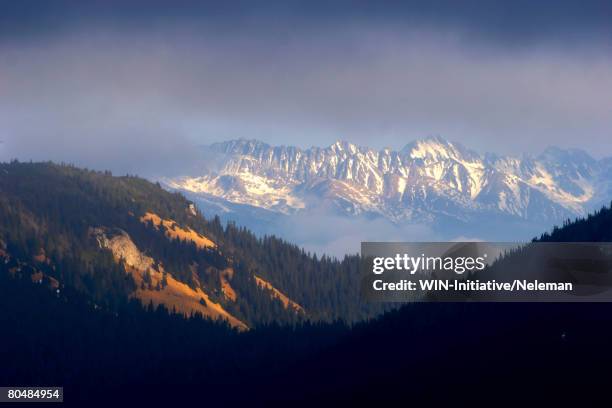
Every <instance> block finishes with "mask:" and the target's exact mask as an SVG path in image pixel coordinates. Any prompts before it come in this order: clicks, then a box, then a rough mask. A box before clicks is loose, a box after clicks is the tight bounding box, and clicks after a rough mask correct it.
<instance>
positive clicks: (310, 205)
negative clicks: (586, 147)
mask: <svg viewBox="0 0 612 408" xmlns="http://www.w3.org/2000/svg"><path fill="white" fill-rule="evenodd" d="M203 155H205V156H206V158H207V163H209V165H208V168H207V169H206V170H205V171H203V174H202V175H199V176H197V177H180V178H174V179H167V180H164V183H165V184H166V186H167V187H169V188H171V189H175V190H179V191H182V192H185V193H187V194H188V195H189V196H190V197H192V198H195V199H197V201H198V204H199V205H200V206H201V207H202V206H204V207H205V208H204V210H206V209H210V211H215V212H236V211H245V210H246V209H247V208H248V209H249V210H248V211H253V210H254V209H264V210H266V213H272V214H285V215H291V214H298V213H304V212H309V211H314V209H321V208H325V209H326V211H331V212H333V213H334V214H340V215H343V216H348V217H358V216H365V217H369V218H370V217H382V218H384V219H386V220H389V221H390V222H392V223H394V224H397V225H402V224H406V223H408V224H409V223H426V224H431V225H438V226H442V227H443V226H444V224H445V223H453V224H454V225H464V226H465V228H467V229H468V230H469V228H470V225H472V224H473V223H475V222H491V221H495V222H494V223H492V224H495V225H497V226H499V225H502V226H503V225H505V224H504V223H503V222H502V224H499V221H500V220H505V221H507V222H512V223H516V222H519V223H520V222H523V223H527V224H531V225H537V226H538V228H541V227H542V226H546V227H547V228H550V227H551V226H552V225H554V224H558V223H561V222H562V221H563V220H565V219H567V218H573V217H576V216H580V215H584V214H586V213H587V212H588V211H591V210H593V209H594V208H597V207H599V206H601V205H602V204H604V203H605V204H607V203H608V202H609V201H610V199H611V198H612V188H611V186H612V184H611V183H610V181H611V180H612V159H602V160H595V159H594V158H592V157H591V156H589V155H588V154H587V153H586V152H584V151H582V150H577V149H559V148H554V147H551V148H548V149H546V150H545V151H544V152H543V153H542V154H540V155H538V156H529V155H522V156H520V157H513V156H500V155H495V154H490V153H487V154H479V153H476V152H475V151H472V150H469V149H467V148H465V147H463V146H462V145H460V144H458V143H455V142H449V141H446V140H444V139H441V138H439V137H431V138H427V139H422V140H417V141H414V142H411V143H409V144H407V145H406V146H405V147H404V148H402V149H401V150H399V151H394V150H391V149H382V150H376V149H372V148H368V147H364V146H357V145H355V144H352V143H349V142H346V141H337V142H336V143H334V144H332V145H331V146H329V147H324V148H320V147H311V148H309V149H301V148H298V147H291V146H270V145H268V144H266V143H263V142H259V141H256V140H243V139H241V140H232V141H228V142H223V143H216V144H213V145H210V146H206V147H204V150H203ZM253 214H254V213H251V216H255V217H256V216H257V215H256V214H257V213H255V214H254V215H253ZM260 214H261V213H260ZM485 220H488V221H485ZM508 225H509V224H508Z"/></svg>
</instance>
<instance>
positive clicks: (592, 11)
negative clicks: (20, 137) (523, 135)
mask: <svg viewBox="0 0 612 408" xmlns="http://www.w3.org/2000/svg"><path fill="white" fill-rule="evenodd" d="M611 18H612V5H611V3H610V2H609V1H606V0H585V1H573V0H556V1H532V0H514V1H507V0H467V1H456V0H427V1H424V0H423V1H414V0H412V1H410V0H406V1H384V0H378V1H359V0H345V1H315V0H311V1H292V0H285V1H266V2H253V1H226V2H220V1H194V0H189V1H186V0H175V1H160V0H140V1H134V0H132V1H129V0H104V1H82V0H57V1H52V2H41V1H37V0H22V1H18V2H15V1H2V14H1V16H0V23H2V24H1V25H0V26H1V27H3V30H2V31H3V33H4V34H11V33H26V32H28V31H30V32H35V31H45V30H54V29H62V28H66V27H70V26H75V25H78V24H81V23H86V24H90V23H95V22H102V23H111V24H130V25H151V24H156V23H159V22H162V23H167V22H169V21H174V22H184V21H199V22H201V23H203V24H210V23H220V24H230V25H239V24H244V23H246V22H249V21H251V22H253V21H256V20H260V21H267V22H270V21H274V20H276V21H278V20H290V21H293V22H298V24H299V23H300V22H301V23H302V24H317V23H322V24H332V23H333V24H342V23H346V22H347V21H351V20H353V21H356V22H359V23H363V22H364V21H365V22H375V23H380V22H383V23H385V24H411V25H427V26H430V25H448V26H450V27H451V28H462V29H469V30H474V31H476V32H480V33H481V34H488V35H489V37H490V35H492V36H493V38H497V39H503V40H505V41H508V42H514V41H519V40H521V39H524V38H536V37H541V36H553V37H555V38H565V37H566V36H567V35H570V36H571V35H574V34H575V35H581V34H584V33H585V32H586V33H589V32H596V33H598V34H607V35H609V34H610V33H611V32H612V29H611V28H610V24H609V22H610V19H611Z"/></svg>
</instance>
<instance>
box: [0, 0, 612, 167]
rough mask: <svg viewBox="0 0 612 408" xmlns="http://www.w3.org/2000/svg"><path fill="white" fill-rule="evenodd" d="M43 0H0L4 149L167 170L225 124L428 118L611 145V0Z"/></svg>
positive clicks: (186, 162) (609, 148) (492, 138)
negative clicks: (45, 1)
mask: <svg viewBox="0 0 612 408" xmlns="http://www.w3.org/2000/svg"><path fill="white" fill-rule="evenodd" d="M49 3H52V4H45V5H43V2H39V1H29V0H24V1H20V2H5V1H3V0H0V5H1V6H2V12H0V140H1V141H3V143H0V159H1V160H6V159H9V158H13V157H17V158H20V159H26V160H27V159H34V160H43V159H52V160H57V161H60V160H61V161H67V162H72V163H76V164H79V165H86V166H89V167H95V168H100V169H102V168H104V169H112V170H113V171H115V172H119V173H125V172H130V173H138V174H142V175H150V176H161V175H173V174H178V173H181V172H184V171H186V170H185V169H186V167H190V166H193V165H194V164H196V165H197V158H198V154H197V150H195V149H194V148H193V146H194V145H196V144H203V143H209V142H212V141H221V140H226V139H231V138H256V139H261V140H263V141H266V142H268V143H271V144H292V145H298V146H304V147H308V146H311V145H320V146H323V145H329V144H331V143H333V141H335V140H336V139H345V140H349V141H353V142H356V143H358V144H362V145H368V146H372V147H376V148H379V147H383V146H390V147H393V148H397V149H399V148H401V147H402V146H403V145H405V144H406V143H408V142H410V141H411V140H414V139H416V138H421V137H425V136H428V135H439V136H442V137H444V138H447V139H450V140H455V141H459V142H462V143H463V144H465V145H466V146H468V147H471V148H474V149H476V150H478V151H494V152H498V153H522V152H528V153H534V154H537V153H538V152H540V151H541V150H542V149H543V148H544V147H546V146H548V145H557V146H561V147H582V148H584V149H585V150H587V151H588V152H590V153H591V154H593V155H594V156H595V157H602V156H604V155H610V156H612V143H610V140H611V139H612V24H610V21H612V6H611V5H610V4H611V3H610V2H608V1H580V2H578V1H573V2H564V1H550V2H547V1H538V2H534V1H511V2H510V1H503V2H502V1H468V2H459V1H451V0H446V1H444V0H443V1H432V0H429V1H427V2H401V3H400V2H384V1H376V2H357V1H346V2H335V3H331V4H332V5H329V2H326V3H328V4H327V5H326V3H322V2H321V3H320V2H316V1H310V2H292V1H284V2H282V3H273V2H268V3H266V6H261V5H260V6H258V7H255V6H254V5H253V4H254V3H259V2H234V3H231V2H219V3H223V5H216V6H211V5H210V4H207V3H205V2H197V3H195V2H186V1H173V2H161V1H158V2H156V1H141V2H136V1H131V2H130V1H127V2H126V1H122V2H119V1H117V2H114V1H99V2H90V3H87V2H83V1H79V2H76V1H75V2H70V1H57V2H49ZM85 3H87V4H85ZM459 3H463V4H461V5H460V4H459ZM534 3H537V4H534ZM211 4H212V3H211Z"/></svg>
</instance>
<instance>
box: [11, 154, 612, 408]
mask: <svg viewBox="0 0 612 408" xmlns="http://www.w3.org/2000/svg"><path fill="white" fill-rule="evenodd" d="M4 170H7V171H8V173H6V172H5V171H4ZM0 172H1V173H0V189H1V190H0V191H1V193H2V194H0V214H1V215H2V217H1V218H0V224H1V226H2V230H1V231H2V235H0V237H1V239H2V240H3V242H4V245H3V248H2V254H0V255H1V258H2V262H0V325H1V327H2V328H3V333H4V335H3V336H2V340H1V342H2V344H1V345H2V347H0V359H1V361H2V365H1V366H0V384H3V385H4V384H5V385H22V386H25V385H57V386H64V387H65V392H64V395H65V397H64V399H65V401H66V403H69V404H70V403H72V404H74V405H80V406H83V405H84V404H85V402H89V401H94V402H99V403H103V402H113V403H117V402H119V401H128V402H134V403H136V402H137V403H139V405H143V404H148V405H151V406H157V405H161V404H165V403H173V404H180V403H186V402H196V403H199V404H201V405H206V404H211V403H225V404H238V403H242V404H245V403H249V404H252V405H256V406H257V405H266V404H271V403H279V404H280V403H286V402H292V403H303V404H309V403H310V404H313V403H315V402H317V403H318V405H331V404H332V403H337V402H350V401H359V402H362V403H364V402H371V403H374V404H376V405H379V404H381V403H384V402H392V401H400V402H402V403H403V404H414V403H419V402H423V401H427V402H429V403H433V402H453V403H466V402H470V401H471V402H479V403H483V404H487V405H489V406H490V405H492V404H495V405H499V404H502V403H505V402H513V401H515V402H522V403H524V404H528V405H531V404H533V403H537V402H540V403H546V404H552V403H553V402H562V403H569V402H575V403H580V404H583V405H584V404H586V403H592V402H594V401H597V400H599V401H601V400H602V399H606V398H610V397H609V396H608V394H609V393H608V392H607V387H608V385H607V383H608V376H607V375H606V373H607V371H608V370H609V367H610V363H612V357H611V356H610V353H609V351H608V350H609V345H610V344H611V341H612V305H610V304H607V303H606V304H415V305H406V306H404V307H402V308H401V309H399V310H395V311H390V312H388V313H386V314H384V315H383V316H381V317H379V318H376V319H373V320H369V321H367V322H362V323H357V324H355V325H353V326H351V327H349V326H346V325H344V324H336V323H326V322H324V319H314V320H313V319H308V318H307V317H303V318H296V319H295V320H291V321H286V323H288V322H291V323H292V324H291V325H287V324H283V325H276V324H268V323H266V322H265V321H263V320H264V319H263V312H262V314H261V315H260V316H262V317H261V318H260V319H259V320H252V321H251V320H248V319H245V320H248V321H249V323H251V322H254V323H255V324H253V323H251V324H252V325H253V326H254V327H255V328H254V329H251V330H248V331H246V332H238V331H236V330H234V329H232V328H230V327H228V325H227V324H225V323H223V322H222V321H215V322H213V321H210V320H207V319H204V318H202V317H201V316H200V315H195V316H193V317H192V318H189V319H186V318H185V317H184V316H183V315H182V314H180V313H173V312H172V311H170V310H168V308H166V307H164V306H160V307H157V308H155V307H153V306H152V305H148V306H145V307H144V308H143V307H142V306H141V303H140V301H139V300H138V299H136V298H134V297H130V294H131V293H133V291H134V290H135V289H134V287H133V284H134V282H132V283H130V282H129V280H127V281H126V270H125V268H124V265H123V264H121V263H120V264H117V263H115V262H113V259H112V257H110V256H106V255H104V252H103V251H99V248H96V246H95V242H93V243H90V242H89V241H88V240H87V235H78V234H79V231H80V233H82V234H85V231H86V227H89V226H91V224H92V223H96V222H98V223H100V220H104V223H110V224H111V225H109V227H111V226H112V227H119V224H118V223H120V222H122V223H123V224H120V226H122V227H125V228H126V230H127V231H128V232H130V233H131V234H130V235H132V234H133V235H134V236H136V235H137V234H136V232H137V228H140V226H141V225H143V224H142V223H139V222H136V223H134V224H133V225H132V224H130V222H131V221H127V220H131V219H132V218H135V217H132V216H131V215H129V213H128V212H129V211H132V212H134V211H140V212H142V213H144V212H145V211H151V210H156V211H158V212H159V213H160V215H161V216H163V217H168V218H172V219H175V220H176V221H177V223H179V224H180V225H183V226H187V225H189V226H192V227H193V228H194V229H196V228H198V229H197V230H198V231H202V233H207V234H209V236H210V237H211V238H212V239H213V240H216V242H224V241H223V239H227V240H228V241H230V239H229V238H227V237H226V238H221V237H222V235H221V233H223V234H225V233H226V232H225V230H223V229H222V228H221V229H218V230H217V231H216V233H213V232H215V230H214V229H212V228H211V225H213V224H212V223H210V222H208V221H206V220H204V219H203V218H201V217H198V219H201V220H202V221H197V222H202V223H203V224H202V225H201V227H202V229H199V228H201V227H199V226H198V225H197V224H195V222H194V221H190V220H189V218H188V216H185V218H181V215H180V214H181V213H183V214H186V213H185V208H186V207H188V202H187V201H186V200H184V199H183V198H181V197H180V196H176V195H171V194H168V193H162V191H163V190H161V189H159V192H158V187H156V186H154V185H151V184H150V183H147V182H145V181H142V180H140V179H136V178H115V177H111V176H110V175H108V174H100V173H91V172H85V171H82V170H78V169H74V168H71V167H61V166H55V165H48V164H34V165H31V164H16V163H14V164H11V165H2V168H1V169H0ZM12 172H18V173H19V174H20V177H19V178H13V177H9V176H11V175H13V174H14V173H12ZM92 180H94V181H92ZM100 180H102V181H100ZM106 183H108V184H106ZM115 183H116V184H115ZM132 183H133V184H136V185H137V184H139V183H140V184H142V186H141V188H140V190H138V189H135V190H129V191H130V192H131V193H138V194H140V193H142V192H143V191H146V190H147V189H151V191H154V192H155V194H154V195H149V196H145V197H142V196H140V195H138V194H134V195H132V194H130V195H129V196H127V195H126V196H124V195H123V194H124V192H123V190H122V188H123V187H121V185H122V184H127V185H129V186H130V188H132V187H133V186H132ZM110 186H112V187H110ZM165 194H168V197H170V196H171V197H173V198H172V200H176V202H177V203H180V206H179V205H177V208H176V209H173V208H172V207H171V204H172V203H173V202H174V201H172V200H168V201H160V202H155V197H157V195H159V197H166V196H165ZM104 197H114V198H113V199H108V200H106V199H105V200H101V198H104ZM133 199H134V200H135V201H132V200H133ZM181 200H183V201H181ZM134 202H136V203H140V204H134ZM130 203H131V204H130ZM145 203H146V204H145ZM130 205H133V206H134V207H130V208H127V207H126V206H130ZM139 205H142V206H143V208H139V207H138V206H139ZM35 210H36V211H35ZM124 213H125V214H126V215H125V218H122V217H124V215H121V214H124ZM77 215H78V216H77ZM128 217H131V218H128ZM136 219H137V218H136ZM188 223H189V224H188ZM192 223H193V224H192ZM204 223H206V224H204ZM136 226H139V227H136ZM130 227H131V228H133V229H130ZM150 227H151V226H150V225H149V226H147V225H143V226H142V228H143V236H149V235H148V234H153V233H152V232H150V231H152V229H151V228H150ZM203 227H206V228H211V229H204V228H203ZM231 228H234V229H235V230H236V231H240V230H239V229H237V228H236V227H230V229H231ZM31 231H35V232H38V234H35V233H31ZM45 231H48V234H47V235H45ZM611 231H612V210H610V209H604V210H602V211H600V212H598V213H597V214H595V215H593V216H591V217H589V218H587V219H585V220H580V221H576V222H572V223H568V224H567V225H565V226H563V227H562V228H559V229H556V230H555V231H553V232H552V233H551V234H547V235H544V236H543V237H541V239H542V240H558V239H563V240H572V238H573V239H576V240H582V241H603V240H610V238H611V234H612V232H611ZM217 234H218V235H217ZM244 234H245V235H243V236H248V232H246V231H244ZM228 236H229V235H228ZM77 237H81V238H82V240H81V241H82V242H81V243H79V241H78V240H77ZM160 237H161V238H164V236H163V234H160ZM232 239H234V240H236V241H238V239H237V238H232ZM135 241H137V239H135ZM151 241H153V239H152V238H151ZM138 242H147V241H146V240H145V239H142V240H141V241H138ZM159 242H160V245H161V242H162V241H161V239H160V241H159ZM164 242H166V243H167V242H168V240H166V241H164ZM170 242H171V241H170ZM252 242H257V241H256V240H254V241H252ZM175 244H176V245H177V246H179V247H180V245H186V244H185V243H179V242H175ZM90 245H92V246H91V247H90ZM258 245H259V244H258ZM283 245H286V244H283ZM41 247H42V248H43V249H45V257H46V258H48V259H50V261H48V262H47V261H46V260H43V258H42V257H40V255H41V253H40V249H41ZM236 247H237V248H241V249H240V250H241V251H244V253H245V254H246V253H247V252H248V251H247V250H246V249H245V247H240V246H238V245H236ZM75 248H79V252H76V253H75V252H74V251H75ZM151 248H153V246H151ZM225 248H230V247H229V246H227V247H225ZM192 249H193V248H192ZM226 250H229V249H226ZM257 250H260V249H258V247H254V251H257ZM195 252H196V253H199V252H204V251H195ZM271 252H274V251H271ZM99 253H101V254H102V255H100V254H99ZM147 253H149V254H151V253H154V252H153V251H152V250H151V251H150V252H147ZM160 253H161V252H160ZM224 253H226V252H224ZM238 253H241V252H235V253H234V256H237V255H236V254H238ZM213 255H214V254H213V253H208V252H206V253H205V255H203V254H199V255H194V256H201V257H204V256H210V257H211V259H213V258H212V256H213ZM35 257H36V258H35ZM169 259H171V256H168V257H167V258H164V260H165V265H167V267H168V268H169V270H172V268H170V265H172V263H171V262H170V261H169ZM199 259H200V261H201V262H204V261H203V259H204V258H199ZM319 261H320V260H319ZM103 262H104V263H103ZM177 262H178V261H177ZM329 262H332V261H331V260H330V261H329ZM281 265H282V264H281ZM288 265H291V268H296V269H291V268H289V267H287V271H286V272H287V273H289V274H291V273H296V272H297V271H300V269H297V268H299V265H298V266H295V265H292V264H288ZM54 267H55V268H54ZM279 270H280V268H279ZM301 273H307V272H305V271H301ZM39 274H42V275H39ZM177 275H179V274H178V273H177ZM349 276H350V275H347V279H348V277H349ZM36 278H40V279H36ZM33 282H34V283H33ZM277 284H278V285H280V283H277ZM204 288H205V289H208V290H209V291H210V293H214V291H213V290H211V288H210V287H208V286H204ZM288 288H289V286H287V287H284V286H283V289H285V290H287V291H288V292H290V291H289V290H288ZM240 293H241V292H240V291H239V296H240ZM244 293H247V292H244ZM254 293H257V292H254ZM313 293H314V292H313ZM290 295H293V296H296V297H297V295H295V294H294V293H290ZM212 296H213V295H211V297H212ZM313 296H315V295H314V294H313ZM262 298H263V297H262ZM304 303H306V302H304ZM255 304H256V303H255ZM313 304H314V303H313ZM355 304H359V303H358V302H357V303H355ZM278 307H279V309H278V310H279V311H281V313H285V314H288V313H289V312H287V311H286V309H283V308H282V305H278ZM364 307H365V306H364ZM237 310H240V309H237ZM254 310H257V308H255V307H254ZM283 310H285V312H282V311H283ZM306 310H308V308H306ZM279 315H280V313H279ZM243 316H247V315H246V314H245V315H243ZM241 317H242V316H241ZM281 321H282V320H281Z"/></svg>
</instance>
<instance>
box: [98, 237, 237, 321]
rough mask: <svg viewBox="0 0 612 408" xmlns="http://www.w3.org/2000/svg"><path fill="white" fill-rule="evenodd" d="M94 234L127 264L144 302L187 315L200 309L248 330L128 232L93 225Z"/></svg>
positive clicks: (106, 247)
mask: <svg viewBox="0 0 612 408" xmlns="http://www.w3.org/2000/svg"><path fill="white" fill-rule="evenodd" d="M91 234H92V235H93V236H94V237H95V238H96V239H97V241H98V244H99V246H100V248H104V249H108V250H110V251H111V253H112V254H113V257H114V258H115V261H117V262H123V263H124V265H125V266H126V271H127V272H128V273H130V274H131V275H132V277H133V278H134V282H135V283H136V285H137V289H136V291H135V292H134V293H133V295H132V296H134V297H136V298H138V299H139V300H140V301H141V302H142V303H143V304H144V305H146V304H148V303H150V302H152V303H153V304H154V305H156V306H157V305H159V304H163V305H164V306H165V307H167V308H168V309H169V310H176V311H177V312H179V313H182V314H184V315H187V316H188V315H191V314H193V313H196V312H200V313H201V314H202V315H203V316H206V317H209V318H211V319H224V320H226V321H227V322H228V323H229V324H230V325H231V326H232V327H235V328H237V329H239V330H246V329H248V327H247V325H246V324H245V323H243V322H242V321H240V320H239V319H237V318H235V317H234V316H232V315H231V314H230V313H228V312H227V311H226V310H225V309H223V307H222V306H221V305H220V304H218V303H215V302H213V301H212V300H211V299H210V297H209V296H208V294H206V293H205V292H204V291H203V290H202V289H201V288H200V287H197V288H195V289H193V288H191V287H190V286H189V285H187V284H185V283H183V282H180V281H178V280H176V279H175V278H174V277H173V276H172V274H171V273H169V272H167V271H165V270H164V267H163V265H161V264H160V263H158V262H156V261H155V260H154V259H153V258H151V257H149V256H147V255H145V254H143V253H142V252H141V251H140V250H139V249H138V247H136V245H135V244H134V242H132V240H131V238H130V237H129V235H128V234H127V233H126V232H125V231H121V230H115V231H113V232H112V234H111V233H110V232H109V231H108V229H106V228H92V229H91Z"/></svg>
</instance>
